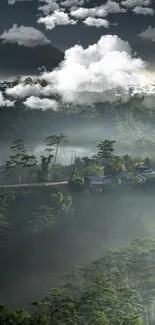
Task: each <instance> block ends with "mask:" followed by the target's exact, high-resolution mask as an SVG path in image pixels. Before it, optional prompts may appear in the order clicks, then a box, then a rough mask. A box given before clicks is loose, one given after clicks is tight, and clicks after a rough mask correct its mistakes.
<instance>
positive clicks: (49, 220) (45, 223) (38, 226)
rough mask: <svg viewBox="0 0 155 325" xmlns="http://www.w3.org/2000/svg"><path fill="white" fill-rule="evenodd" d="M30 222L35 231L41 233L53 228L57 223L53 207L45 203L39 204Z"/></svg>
mask: <svg viewBox="0 0 155 325" xmlns="http://www.w3.org/2000/svg"><path fill="white" fill-rule="evenodd" d="M28 223H29V225H30V227H31V229H32V231H33V232H35V233H40V232H43V231H44V230H47V229H49V228H51V227H52V226H53V225H54V223H55V219H54V217H53V209H52V208H51V207H47V206H45V205H41V206H39V207H38V208H37V211H36V212H34V214H33V219H32V220H31V221H29V222H28Z"/></svg>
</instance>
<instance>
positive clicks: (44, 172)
mask: <svg viewBox="0 0 155 325" xmlns="http://www.w3.org/2000/svg"><path fill="white" fill-rule="evenodd" d="M53 157H54V156H53V155H52V154H50V155H49V156H48V157H45V156H43V155H42V156H41V166H40V169H38V181H40V182H49V181H50V180H51V171H52V169H53V167H54V164H51V161H52V159H53Z"/></svg>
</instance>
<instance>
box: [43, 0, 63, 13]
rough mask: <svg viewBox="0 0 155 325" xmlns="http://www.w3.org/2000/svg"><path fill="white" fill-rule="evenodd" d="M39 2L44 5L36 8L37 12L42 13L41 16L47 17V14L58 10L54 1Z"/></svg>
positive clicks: (57, 5)
mask: <svg viewBox="0 0 155 325" xmlns="http://www.w3.org/2000/svg"><path fill="white" fill-rule="evenodd" d="M40 2H41V3H42V2H43V3H44V4H43V5H40V6H39V7H38V10H40V11H42V12H43V14H45V15H48V14H49V13H51V12H53V11H54V10H57V9H59V4H58V3H57V2H56V1H54V0H44V1H42V0H40Z"/></svg>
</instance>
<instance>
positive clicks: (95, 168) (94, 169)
mask: <svg viewBox="0 0 155 325" xmlns="http://www.w3.org/2000/svg"><path fill="white" fill-rule="evenodd" d="M88 175H92V176H100V175H103V168H102V167H100V165H99V164H97V163H92V164H90V166H89V167H88Z"/></svg>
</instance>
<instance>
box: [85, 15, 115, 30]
mask: <svg viewBox="0 0 155 325" xmlns="http://www.w3.org/2000/svg"><path fill="white" fill-rule="evenodd" d="M83 22H84V24H85V25H86V26H90V27H92V26H93V27H97V28H99V27H105V28H108V27H109V21H108V20H107V19H103V18H94V17H87V18H86V19H85V20H84V21H83Z"/></svg>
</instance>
